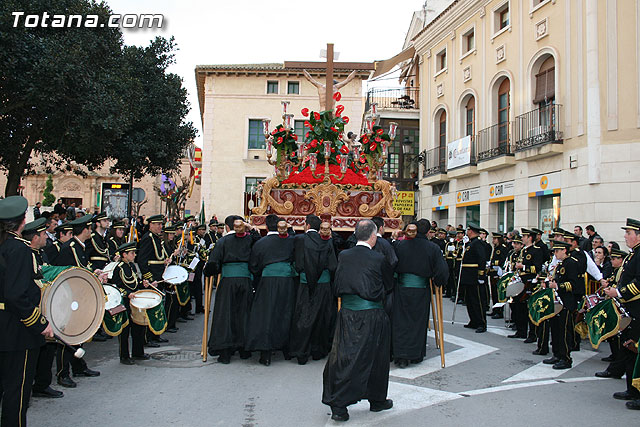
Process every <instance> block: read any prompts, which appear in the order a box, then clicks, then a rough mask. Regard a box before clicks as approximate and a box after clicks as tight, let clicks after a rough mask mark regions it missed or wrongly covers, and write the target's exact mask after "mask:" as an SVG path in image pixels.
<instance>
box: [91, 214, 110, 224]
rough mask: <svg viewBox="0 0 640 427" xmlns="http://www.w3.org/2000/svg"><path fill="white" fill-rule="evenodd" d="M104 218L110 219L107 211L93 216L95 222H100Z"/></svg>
mask: <svg viewBox="0 0 640 427" xmlns="http://www.w3.org/2000/svg"><path fill="white" fill-rule="evenodd" d="M103 219H109V217H108V216H107V213H106V212H100V213H99V214H98V215H96V216H94V217H93V222H98V221H101V220H103Z"/></svg>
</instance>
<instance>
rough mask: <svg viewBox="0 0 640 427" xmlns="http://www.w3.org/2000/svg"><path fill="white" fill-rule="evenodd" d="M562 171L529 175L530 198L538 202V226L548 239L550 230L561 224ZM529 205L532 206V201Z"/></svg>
mask: <svg viewBox="0 0 640 427" xmlns="http://www.w3.org/2000/svg"><path fill="white" fill-rule="evenodd" d="M561 189H562V173H561V172H560V171H557V172H552V173H548V174H542V175H537V176H531V177H529V198H530V199H532V198H535V199H536V200H535V201H536V202H537V213H538V215H537V218H538V224H537V226H538V228H540V230H542V231H544V238H545V240H548V238H549V233H550V231H551V230H552V229H553V228H555V227H558V225H559V224H560V193H561ZM529 206H532V204H531V203H530V204H529Z"/></svg>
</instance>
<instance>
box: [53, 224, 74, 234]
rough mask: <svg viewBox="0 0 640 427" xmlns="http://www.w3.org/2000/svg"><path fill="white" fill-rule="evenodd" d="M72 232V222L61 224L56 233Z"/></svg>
mask: <svg viewBox="0 0 640 427" xmlns="http://www.w3.org/2000/svg"><path fill="white" fill-rule="evenodd" d="M70 230H73V225H71V223H70V222H65V223H64V224H61V225H59V226H57V227H56V228H55V231H56V232H57V233H62V232H64V231H70Z"/></svg>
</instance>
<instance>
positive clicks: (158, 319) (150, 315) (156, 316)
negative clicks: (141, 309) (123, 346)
mask: <svg viewBox="0 0 640 427" xmlns="http://www.w3.org/2000/svg"><path fill="white" fill-rule="evenodd" d="M145 313H146V314H145V315H146V316H147V320H148V321H149V329H151V332H153V333H154V334H155V335H161V334H162V333H163V332H164V330H165V329H167V316H166V314H165V312H164V302H161V303H160V304H158V305H157V306H155V307H153V308H148V309H147V311H146V312H145Z"/></svg>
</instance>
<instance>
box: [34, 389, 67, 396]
mask: <svg viewBox="0 0 640 427" xmlns="http://www.w3.org/2000/svg"><path fill="white" fill-rule="evenodd" d="M63 396H64V393H63V392H61V391H58V390H54V389H52V388H51V387H47V388H45V389H44V390H41V391H36V390H33V397H48V398H52V399H57V398H60V397H63Z"/></svg>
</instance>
